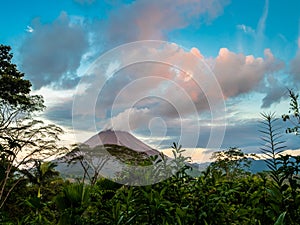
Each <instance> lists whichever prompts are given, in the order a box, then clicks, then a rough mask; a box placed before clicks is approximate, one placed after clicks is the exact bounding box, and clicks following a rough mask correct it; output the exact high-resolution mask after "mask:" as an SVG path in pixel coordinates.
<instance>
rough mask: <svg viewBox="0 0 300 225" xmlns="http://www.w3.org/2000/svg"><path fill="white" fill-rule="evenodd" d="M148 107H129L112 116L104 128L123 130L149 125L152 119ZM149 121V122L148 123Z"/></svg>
mask: <svg viewBox="0 0 300 225" xmlns="http://www.w3.org/2000/svg"><path fill="white" fill-rule="evenodd" d="M149 112H150V110H149V109H148V108H142V109H137V108H129V109H126V110H125V111H123V112H121V113H119V114H118V115H116V116H115V117H112V118H111V119H110V121H109V123H107V124H106V126H105V127H104V129H114V130H122V131H131V130H135V129H136V128H138V127H141V126H145V125H148V123H149V120H150V119H151V117H150V115H149ZM146 121H148V123H146Z"/></svg>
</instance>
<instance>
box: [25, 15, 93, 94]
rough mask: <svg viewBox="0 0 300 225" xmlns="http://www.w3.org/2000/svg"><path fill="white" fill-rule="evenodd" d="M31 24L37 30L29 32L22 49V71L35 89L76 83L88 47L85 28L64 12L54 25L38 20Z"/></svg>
mask: <svg viewBox="0 0 300 225" xmlns="http://www.w3.org/2000/svg"><path fill="white" fill-rule="evenodd" d="M32 27H33V29H34V31H33V32H31V33H28V34H27V36H26V38H25V40H24V41H23V43H22V45H21V48H20V52H22V54H21V64H22V70H23V71H24V72H25V74H26V75H27V76H28V77H29V79H30V80H31V81H32V83H33V85H34V88H35V89H39V88H40V87H42V86H45V85H49V84H52V83H57V84H59V85H60V86H62V87H64V86H65V85H66V86H68V87H71V86H74V85H76V84H77V80H76V79H77V78H76V77H77V74H76V70H77V69H78V67H79V66H80V61H81V59H82V56H83V54H84V53H85V52H86V51H87V49H88V46H89V44H88V39H87V38H88V37H87V34H86V32H85V30H84V29H83V27H82V26H81V25H80V24H77V23H75V22H74V23H72V20H71V18H70V17H69V16H68V15H67V14H66V13H64V12H63V13H61V15H60V16H59V17H58V18H57V19H56V20H55V21H54V22H53V23H51V24H41V23H40V22H37V23H35V24H33V25H32Z"/></svg>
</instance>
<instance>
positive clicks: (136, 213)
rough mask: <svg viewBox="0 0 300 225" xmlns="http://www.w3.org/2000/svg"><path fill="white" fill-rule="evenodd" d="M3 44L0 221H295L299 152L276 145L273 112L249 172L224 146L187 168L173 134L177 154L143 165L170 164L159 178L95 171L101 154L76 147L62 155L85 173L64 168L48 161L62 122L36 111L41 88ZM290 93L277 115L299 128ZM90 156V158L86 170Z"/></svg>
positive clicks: (240, 156) (64, 224) (266, 117)
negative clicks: (36, 90) (137, 180)
mask: <svg viewBox="0 0 300 225" xmlns="http://www.w3.org/2000/svg"><path fill="white" fill-rule="evenodd" d="M9 51H10V48H9V47H8V46H3V45H0V81H1V82H0V90H1V91H0V224H7V225H8V224H43V225H47V224H61V225H69V224H70V225H71V224H72V225H79V224H81V225H84V224H91V225H92V224H95V225H101V224H103V225H108V224H112V225H117V224H139V225H140V224H153V225H154V224H155V225H157V224H170V225H171V224H172V225H174V224H178V225H184V224H188V225H190V224H204V225H213V224H216V225H217V224H218V225H219V224H276V225H281V224H300V182H299V172H300V156H290V155H284V156H283V155H281V154H280V153H281V152H282V150H284V148H285V147H284V141H282V140H281V139H282V137H281V134H280V131H279V130H278V129H277V127H276V123H275V122H276V117H275V116H274V114H262V117H263V121H262V124H261V125H262V126H261V128H260V132H261V138H262V141H263V147H262V148H261V151H262V153H263V154H264V155H265V156H268V160H267V165H268V168H269V171H266V172H261V173H258V174H252V173H250V172H249V171H247V168H248V167H249V165H250V163H251V161H250V160H249V157H250V156H249V155H247V154H245V153H243V152H242V150H240V149H238V148H229V149H227V150H224V151H220V152H216V153H214V154H213V158H214V159H215V161H214V162H213V163H212V164H211V165H210V166H209V167H208V168H207V169H206V170H205V171H203V172H201V174H200V175H199V176H197V177H192V176H190V175H189V174H190V173H189V170H190V169H191V168H190V167H189V166H188V165H189V164H184V162H185V161H187V160H188V159H187V158H185V157H183V156H182V153H183V151H184V150H182V149H181V146H178V145H176V144H174V146H173V152H174V157H175V159H176V160H175V162H174V164H171V165H168V164H167V163H166V161H167V160H168V159H167V158H164V157H163V156H161V158H157V157H153V158H151V160H153V161H156V163H157V161H160V162H164V163H163V164H162V165H163V166H162V167H161V169H162V170H160V172H159V173H154V174H153V173H149V174H148V175H151V176H154V175H155V176H161V175H162V174H161V173H162V172H163V173H169V174H172V175H171V176H169V178H168V179H165V180H163V181H161V182H159V183H156V184H152V185H147V186H128V185H121V184H118V183H115V182H113V181H110V180H107V179H105V178H102V177H101V176H100V175H99V173H98V172H99V168H101V166H102V165H103V162H104V163H105V159H104V160H103V161H101V162H100V164H99V165H94V164H93V163H90V164H86V163H85V162H86V161H85V158H84V157H85V155H84V154H75V153H76V152H73V153H74V154H73V155H72V154H71V155H68V156H69V158H70V159H71V161H74V160H75V161H76V160H77V161H79V162H80V163H81V165H82V170H83V176H84V177H85V176H87V177H88V178H89V179H88V181H89V182H84V181H85V179H83V180H78V181H77V182H70V181H68V180H66V179H63V178H61V177H60V175H59V173H58V172H57V171H55V164H53V163H51V162H49V161H45V160H46V159H47V158H48V157H49V156H53V155H59V154H63V153H65V148H60V147H58V146H57V145H56V141H57V140H58V135H59V134H60V133H61V132H62V131H61V129H60V128H58V127H56V126H54V125H44V124H43V123H42V122H41V121H36V120H34V119H33V115H34V113H36V112H38V111H40V110H42V109H43V101H42V97H41V96H32V95H30V82H29V81H27V80H24V78H23V74H22V73H20V72H19V71H18V70H17V69H16V66H15V65H14V64H12V63H11V58H12V55H11V54H10V53H9ZM290 97H291V109H290V111H289V115H284V116H283V120H284V121H287V122H288V121H290V122H292V125H291V126H292V127H291V128H290V129H288V130H287V132H288V133H298V126H299V113H298V96H297V95H296V94H295V93H294V92H292V91H290ZM109 147H110V151H111V153H112V154H114V155H115V156H116V157H120V158H121V159H124V160H125V161H127V160H129V161H131V162H130V163H132V164H133V165H148V164H149V162H150V161H149V160H150V159H149V158H145V156H144V155H143V154H138V155H132V152H130V150H129V149H126V148H123V149H122V154H123V153H124V152H127V153H129V155H127V157H128V158H124V155H120V154H118V151H119V150H118V149H116V148H115V146H109ZM21 151H22V156H20V153H21ZM24 152H25V153H26V154H24ZM92 153H95V154H98V153H99V151H97V149H93V151H91V154H92ZM130 154H131V155H130ZM251 157H254V155H252V156H251ZM137 158H138V159H139V160H136V159H137ZM132 160H133V161H132ZM140 160H145V162H144V164H143V163H142V164H140V163H141V161H140ZM87 166H91V167H93V168H92V169H93V172H94V174H93V175H89V174H88V173H89V171H88V170H89V168H88V167H87ZM179 167H180V168H181V169H180V170H178V168H179ZM161 171H162V172H161ZM175 171H177V172H175ZM131 172H132V171H131ZM135 175H138V174H135ZM144 175H145V174H144ZM120 176H121V175H120ZM121 178H122V177H120V179H121Z"/></svg>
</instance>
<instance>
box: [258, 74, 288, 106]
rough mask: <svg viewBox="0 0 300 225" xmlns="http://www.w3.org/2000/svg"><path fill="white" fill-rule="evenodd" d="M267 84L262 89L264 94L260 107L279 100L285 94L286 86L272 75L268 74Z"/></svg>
mask: <svg viewBox="0 0 300 225" xmlns="http://www.w3.org/2000/svg"><path fill="white" fill-rule="evenodd" d="M267 81H268V86H267V87H266V89H265V90H264V91H265V92H266V96H265V97H264V98H263V100H262V106H261V107H262V108H268V107H270V106H271V105H272V104H274V103H278V102H280V101H281V100H282V99H284V98H286V96H287V87H285V86H284V85H283V84H282V83H281V82H280V81H279V80H278V79H276V78H275V77H274V76H268V78H267Z"/></svg>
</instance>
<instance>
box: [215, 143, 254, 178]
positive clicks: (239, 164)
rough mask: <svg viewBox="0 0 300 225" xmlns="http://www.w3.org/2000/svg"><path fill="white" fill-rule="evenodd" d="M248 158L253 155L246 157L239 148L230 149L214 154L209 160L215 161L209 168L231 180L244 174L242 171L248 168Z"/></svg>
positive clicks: (249, 162) (249, 161)
mask: <svg viewBox="0 0 300 225" xmlns="http://www.w3.org/2000/svg"><path fill="white" fill-rule="evenodd" d="M250 156H251V157H255V154H250V155H248V154H245V153H243V152H242V150H241V149H239V148H235V147H231V148H229V149H227V150H225V151H218V152H214V153H213V154H212V157H211V159H214V160H215V161H214V162H212V163H211V165H210V167H211V169H213V170H218V171H221V172H222V173H225V175H226V177H227V178H232V177H234V176H237V175H239V174H244V172H245V171H244V169H245V168H249V167H250V164H251V160H250V159H249V157H250Z"/></svg>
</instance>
